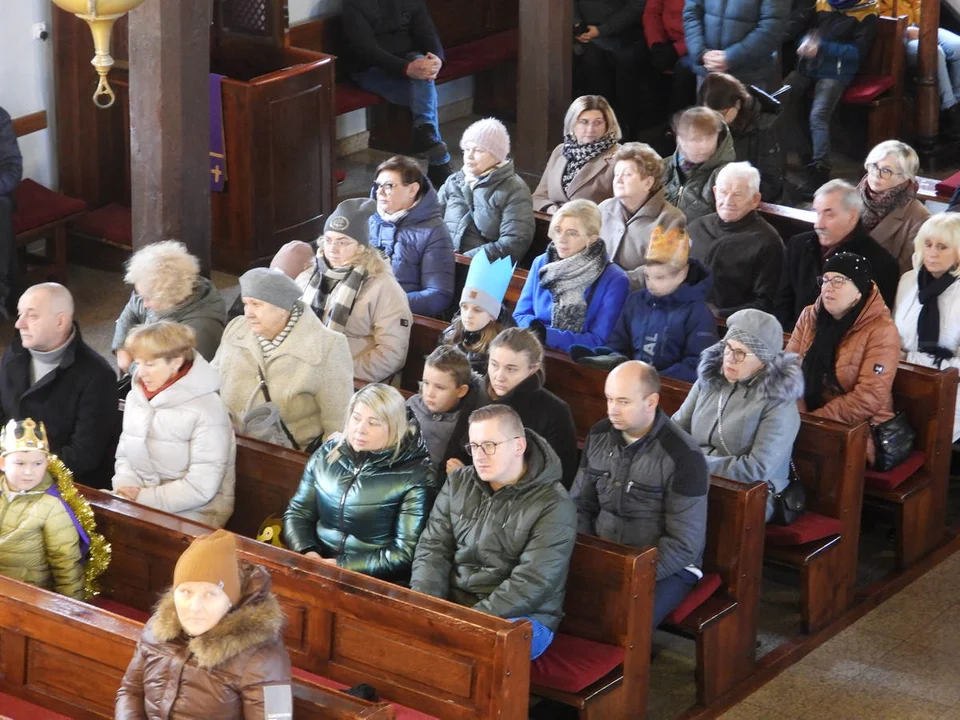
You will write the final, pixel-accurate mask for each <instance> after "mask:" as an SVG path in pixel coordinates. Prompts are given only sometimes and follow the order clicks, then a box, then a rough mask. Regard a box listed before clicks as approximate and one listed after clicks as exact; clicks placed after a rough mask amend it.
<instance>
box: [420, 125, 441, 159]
mask: <svg viewBox="0 0 960 720" xmlns="http://www.w3.org/2000/svg"><path fill="white" fill-rule="evenodd" d="M411 151H412V153H413V155H416V156H417V157H422V158H424V159H426V160H439V159H441V158H442V157H443V156H444V155H446V154H447V144H446V143H445V142H443V140H441V139H440V134H439V133H438V132H437V129H436V128H435V127H434V126H433V125H430V124H425V125H417V126H416V127H415V128H414V129H413V148H412V149H411Z"/></svg>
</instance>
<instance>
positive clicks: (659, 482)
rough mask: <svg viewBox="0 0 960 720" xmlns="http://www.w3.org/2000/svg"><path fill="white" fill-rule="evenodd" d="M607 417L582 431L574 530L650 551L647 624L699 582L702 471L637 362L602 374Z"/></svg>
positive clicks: (652, 373)
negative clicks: (653, 580)
mask: <svg viewBox="0 0 960 720" xmlns="http://www.w3.org/2000/svg"><path fill="white" fill-rule="evenodd" d="M605 390H606V395H607V416H608V418H607V419H606V420H601V421H600V422H598V423H597V424H596V425H594V426H593V427H592V428H591V429H590V434H589V435H588V436H587V443H586V445H585V446H584V448H583V456H582V459H581V461H580V471H579V472H578V473H577V479H576V483H575V484H574V487H573V492H572V493H571V497H572V498H573V501H574V503H575V504H576V506H577V516H578V518H579V522H578V524H579V528H578V529H579V531H580V532H582V533H586V534H587V535H597V536H599V537H601V538H603V539H604V540H610V541H611V542H615V543H620V544H623V545H631V546H633V547H649V546H653V547H656V548H657V553H658V559H657V576H656V577H657V584H656V588H655V590H654V593H653V627H657V626H658V625H659V624H660V623H661V622H663V620H664V618H665V617H667V615H669V614H670V613H671V612H673V611H674V610H675V609H676V608H677V606H678V605H679V604H680V603H681V602H683V599H684V598H685V597H686V596H687V595H689V594H690V591H691V590H692V589H693V587H694V586H695V585H696V584H697V582H698V581H699V579H700V578H701V577H703V572H702V571H701V570H700V566H701V564H702V562H703V548H704V546H705V545H706V542H707V489H708V488H709V485H710V473H709V472H708V471H707V461H706V460H704V458H703V452H702V451H701V450H700V448H699V447H698V446H697V444H696V442H694V440H693V438H691V437H690V436H689V435H687V433H685V432H684V431H683V430H681V429H680V428H679V427H677V425H676V424H675V423H674V422H673V420H671V419H670V418H669V417H667V415H665V414H664V412H663V411H662V410H660V409H659V407H658V403H659V401H660V377H659V376H658V375H657V371H656V369H655V368H653V366H651V365H647V364H646V363H643V362H640V361H638V360H631V361H629V362H626V363H623V364H622V365H620V366H618V367H617V368H616V369H614V370H613V371H611V372H610V374H609V375H608V376H607V383H606V386H605Z"/></svg>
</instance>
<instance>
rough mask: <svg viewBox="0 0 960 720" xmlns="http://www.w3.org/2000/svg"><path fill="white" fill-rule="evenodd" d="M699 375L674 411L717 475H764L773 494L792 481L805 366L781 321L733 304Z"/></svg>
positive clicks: (704, 356) (770, 511) (770, 499)
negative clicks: (786, 340)
mask: <svg viewBox="0 0 960 720" xmlns="http://www.w3.org/2000/svg"><path fill="white" fill-rule="evenodd" d="M697 375H698V377H697V382H696V383H694V385H693V388H692V389H691V390H690V393H689V394H688V395H687V399H686V400H685V401H684V403H683V405H681V406H680V409H679V410H677V412H676V414H674V416H673V420H674V422H676V423H677V424H678V425H679V426H680V427H681V428H683V429H684V430H686V431H687V432H688V433H690V435H692V436H693V439H694V440H696V441H697V443H698V444H699V445H700V447H701V449H702V450H703V454H704V455H705V456H706V458H707V467H708V468H709V469H710V473H711V474H713V475H719V476H721V477H725V478H729V479H730V480H737V481H739V482H745V483H747V482H756V481H761V482H766V483H767V485H769V486H770V493H769V494H768V495H767V520H769V519H770V517H771V516H772V515H773V496H774V495H776V494H777V493H779V492H782V491H783V490H785V489H786V487H787V485H788V484H789V482H790V455H791V453H792V451H793V442H794V440H795V439H796V437H797V432H798V431H799V430H800V412H799V411H798V409H797V400H799V399H800V398H801V397H803V372H802V370H801V368H800V360H799V358H798V357H797V356H796V355H794V354H793V353H785V352H783V328H782V327H781V325H780V323H779V321H778V320H777V319H776V318H775V317H774V316H773V315H770V314H768V313H765V312H763V311H761V310H755V309H749V310H740V311H738V312H735V313H734V314H733V315H731V316H730V317H729V318H728V319H727V334H726V335H724V337H723V340H721V341H720V342H719V343H717V344H716V345H713V346H711V347H709V348H707V349H706V350H704V351H703V354H702V355H701V356H700V365H699V367H698V368H697Z"/></svg>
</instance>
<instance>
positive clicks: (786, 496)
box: [770, 460, 807, 525]
mask: <svg viewBox="0 0 960 720" xmlns="http://www.w3.org/2000/svg"><path fill="white" fill-rule="evenodd" d="M806 510H807V488H805V487H804V486H803V483H801V482H800V478H799V477H798V476H797V469H796V467H794V465H793V460H791V461H790V482H789V484H788V485H787V486H786V487H785V488H784V489H783V490H781V491H780V492H778V493H777V494H776V495H774V496H773V517H772V518H770V523H771V524H773V525H792V524H793V523H794V521H795V520H796V519H797V518H798V517H800V516H801V515H802V514H803V513H804V512H806Z"/></svg>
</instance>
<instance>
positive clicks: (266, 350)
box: [254, 302, 303, 360]
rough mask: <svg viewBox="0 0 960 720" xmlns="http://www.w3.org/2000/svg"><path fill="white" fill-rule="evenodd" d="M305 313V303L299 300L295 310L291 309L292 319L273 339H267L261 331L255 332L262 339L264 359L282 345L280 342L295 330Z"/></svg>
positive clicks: (261, 346) (294, 307) (258, 338)
mask: <svg viewBox="0 0 960 720" xmlns="http://www.w3.org/2000/svg"><path fill="white" fill-rule="evenodd" d="M302 314H303V305H301V304H300V303H299V302H298V303H295V304H294V306H293V310H291V311H290V319H289V320H287V324H286V325H284V326H283V330H281V331H280V332H279V333H278V334H277V336H276V337H275V338H274V339H273V340H267V339H266V338H265V337H263V335H260V334H259V333H254V335H256V336H257V340H259V341H260V350H261V352H263V359H264V360H266V359H267V358H268V357H270V356H271V355H272V354H273V352H274V350H276V349H277V348H278V347H280V343H282V342H283V341H284V340H286V339H287V335H289V334H290V331H291V330H293V326H294V325H296V324H297V320H299V319H300V316H301V315H302Z"/></svg>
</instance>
